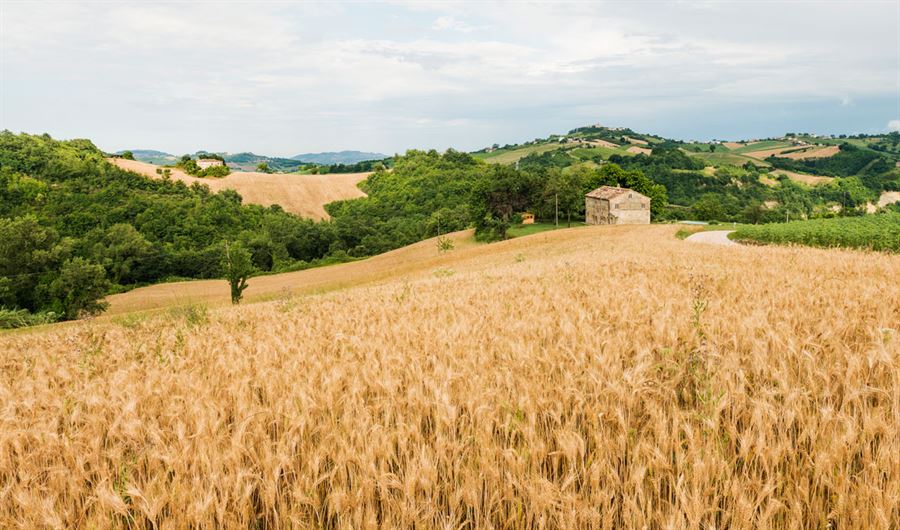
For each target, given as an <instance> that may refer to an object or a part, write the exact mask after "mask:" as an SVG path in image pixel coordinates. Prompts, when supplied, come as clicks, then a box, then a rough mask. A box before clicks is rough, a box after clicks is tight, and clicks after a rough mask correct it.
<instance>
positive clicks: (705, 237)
mask: <svg viewBox="0 0 900 530" xmlns="http://www.w3.org/2000/svg"><path fill="white" fill-rule="evenodd" d="M732 232H734V230H711V231H709V232H697V233H696V234H691V235H689V236H688V237H686V238H685V241H690V242H692V243H709V244H711V245H725V246H730V245H737V243H735V242H734V241H732V240H730V239H728V234H730V233H732Z"/></svg>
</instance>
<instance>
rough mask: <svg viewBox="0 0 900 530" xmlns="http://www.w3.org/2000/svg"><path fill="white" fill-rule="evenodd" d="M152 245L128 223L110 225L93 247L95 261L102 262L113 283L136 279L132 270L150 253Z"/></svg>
mask: <svg viewBox="0 0 900 530" xmlns="http://www.w3.org/2000/svg"><path fill="white" fill-rule="evenodd" d="M151 251H152V246H151V245H150V242H148V241H147V240H146V239H145V238H144V236H143V235H141V233H140V232H138V231H137V230H136V229H135V228H134V227H133V226H131V225H130V224H128V223H118V224H114V225H112V226H111V227H110V228H109V229H108V230H107V231H106V234H105V236H104V238H103V241H102V243H98V244H97V245H96V246H95V249H94V256H95V259H97V261H99V262H100V263H102V264H103V266H104V268H105V269H106V271H107V273H108V274H109V277H110V279H111V280H112V282H113V283H117V284H124V283H133V282H135V281H138V278H136V277H135V276H134V274H133V272H134V270H135V269H136V268H137V267H139V266H140V264H141V263H142V262H143V261H144V260H145V259H146V258H147V256H148V255H149V254H150V253H151Z"/></svg>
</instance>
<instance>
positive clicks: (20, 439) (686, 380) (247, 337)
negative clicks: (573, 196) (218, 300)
mask: <svg viewBox="0 0 900 530" xmlns="http://www.w3.org/2000/svg"><path fill="white" fill-rule="evenodd" d="M673 233H674V229H672V228H669V227H622V228H586V229H577V230H570V231H560V232H556V233H553V234H549V235H548V234H539V235H537V236H532V237H529V238H521V239H518V240H513V241H509V242H505V243H501V244H497V245H491V246H483V247H477V248H480V249H482V250H480V251H479V252H480V253H479V254H475V253H473V252H475V251H474V250H473V251H470V252H469V251H466V252H469V253H468V254H467V253H466V252H461V253H460V254H457V255H454V252H456V251H451V252H449V253H446V257H443V258H441V259H442V260H444V261H443V262H441V263H439V264H434V265H433V269H431V270H430V271H428V272H427V273H424V272H423V273H419V274H414V275H409V276H406V277H401V278H398V279H395V280H389V281H384V282H382V283H381V284H377V285H365V286H359V287H355V288H351V289H346V290H343V291H338V292H332V293H328V294H318V295H308V296H294V297H285V298H284V299H282V300H277V301H272V302H266V303H259V304H254V305H247V306H244V307H239V308H234V309H231V308H227V309H214V310H204V309H202V308H187V309H181V310H177V311H172V312H171V313H170V314H165V315H155V316H152V317H146V318H133V319H129V318H127V317H117V319H111V320H107V321H94V322H84V323H79V324H76V325H71V326H66V327H60V328H55V329H54V328H51V329H49V330H45V331H40V332H31V333H24V334H11V335H5V336H2V337H0V341H2V345H0V527H4V528H38V527H48V528H70V527H79V528H108V527H140V528H160V529H163V528H186V527H192V526H193V527H204V528H232V527H241V528H245V527H266V528H280V527H296V528H413V527H415V528H447V529H451V528H452V529H457V528H825V527H830V528H835V527H836V528H891V527H893V528H896V527H897V525H898V522H900V510H898V505H900V435H898V433H900V337H898V333H900V329H898V327H900V326H898V322H900V286H898V283H897V281H896V280H897V278H898V277H900V258H898V257H896V256H888V255H881V254H874V253H862V252H845V251H825V250H816V249H792V248H772V247H754V248H720V247H717V246H705V245H692V244H688V243H685V242H682V241H678V240H677V239H675V238H674V237H673ZM435 254H437V250H435Z"/></svg>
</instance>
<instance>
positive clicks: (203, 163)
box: [197, 158, 224, 169]
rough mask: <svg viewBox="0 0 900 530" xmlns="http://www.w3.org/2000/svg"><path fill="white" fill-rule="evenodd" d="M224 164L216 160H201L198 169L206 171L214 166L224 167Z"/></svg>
mask: <svg viewBox="0 0 900 530" xmlns="http://www.w3.org/2000/svg"><path fill="white" fill-rule="evenodd" d="M222 165H224V163H223V162H222V161H221V160H218V159H215V158H199V159H197V167H199V168H200V169H206V168H208V167H213V166H222Z"/></svg>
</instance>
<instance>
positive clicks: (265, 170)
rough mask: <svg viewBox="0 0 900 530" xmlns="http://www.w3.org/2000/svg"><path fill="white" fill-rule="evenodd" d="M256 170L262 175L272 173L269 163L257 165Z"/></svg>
mask: <svg viewBox="0 0 900 530" xmlns="http://www.w3.org/2000/svg"><path fill="white" fill-rule="evenodd" d="M256 170H257V171H259V172H260V173H271V172H272V170H271V169H269V163H268V162H260V163H259V164H256Z"/></svg>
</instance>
